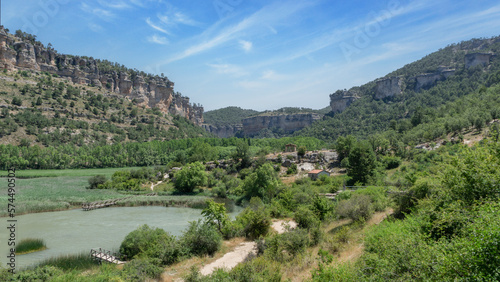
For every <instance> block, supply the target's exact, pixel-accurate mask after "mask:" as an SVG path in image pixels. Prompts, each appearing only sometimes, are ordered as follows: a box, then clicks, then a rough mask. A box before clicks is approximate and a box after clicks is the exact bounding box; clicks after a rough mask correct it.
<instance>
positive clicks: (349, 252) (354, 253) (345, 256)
mask: <svg viewBox="0 0 500 282" xmlns="http://www.w3.org/2000/svg"><path fill="white" fill-rule="evenodd" d="M393 212H394V211H393V210H392V209H388V210H386V211H385V212H379V213H376V214H374V215H373V217H372V218H371V219H370V220H369V221H368V222H367V223H366V225H365V227H364V228H363V230H362V231H361V233H362V234H364V232H365V230H366V229H367V228H369V227H371V226H374V225H378V224H380V223H381V222H382V221H383V220H384V219H386V218H387V217H388V216H389V215H391V214H392V213H393ZM361 241H362V240H361ZM364 248H365V246H364V244H363V243H358V244H353V245H351V246H349V247H348V248H347V249H346V250H344V251H343V252H341V253H340V256H339V258H338V261H339V262H347V261H353V260H355V259H357V258H359V257H360V256H361V255H362V254H363V250H364Z"/></svg>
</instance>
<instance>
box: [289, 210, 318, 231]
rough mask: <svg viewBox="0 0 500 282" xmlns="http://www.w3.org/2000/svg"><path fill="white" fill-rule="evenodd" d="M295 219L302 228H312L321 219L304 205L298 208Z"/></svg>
mask: <svg viewBox="0 0 500 282" xmlns="http://www.w3.org/2000/svg"><path fill="white" fill-rule="evenodd" d="M293 219H294V220H295V222H297V225H298V226H299V227H300V228H305V229H310V228H313V227H316V226H318V225H319V219H318V218H317V217H316V215H315V214H314V212H313V211H311V210H310V209H308V208H306V207H304V206H300V207H299V208H298V209H297V211H296V212H295V216H294V217H293Z"/></svg>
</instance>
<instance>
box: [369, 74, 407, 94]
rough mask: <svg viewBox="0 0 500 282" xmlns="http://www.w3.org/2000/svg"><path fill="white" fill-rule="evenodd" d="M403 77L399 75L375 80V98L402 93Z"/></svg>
mask: <svg viewBox="0 0 500 282" xmlns="http://www.w3.org/2000/svg"><path fill="white" fill-rule="evenodd" d="M402 82H403V79H402V78H401V77H389V78H384V79H379V80H377V81H376V84H377V86H376V90H375V99H384V98H386V97H392V96H395V95H399V94H401V93H402V90H401V87H402Z"/></svg>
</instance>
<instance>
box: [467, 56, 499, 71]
mask: <svg viewBox="0 0 500 282" xmlns="http://www.w3.org/2000/svg"><path fill="white" fill-rule="evenodd" d="M492 57H493V54H491V53H471V54H467V55H465V68H472V67H475V66H477V65H483V66H488V65H489V64H490V60H491V58H492Z"/></svg>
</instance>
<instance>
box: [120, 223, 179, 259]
mask: <svg viewBox="0 0 500 282" xmlns="http://www.w3.org/2000/svg"><path fill="white" fill-rule="evenodd" d="M120 253H121V254H122V255H123V256H125V257H126V258H128V259H131V258H137V257H140V256H141V255H143V256H146V257H149V258H155V259H159V260H160V263H162V264H172V263H174V262H177V261H178V260H179V258H180V257H181V256H182V255H183V254H184V253H183V251H182V250H181V246H180V244H179V243H178V242H177V240H176V238H175V237H174V236H172V235H170V234H168V233H167V232H166V231H165V230H163V229H160V228H151V227H149V226H148V225H143V226H141V227H139V228H138V229H136V230H134V231H132V232H130V233H129V234H128V235H127V236H126V237H125V239H124V240H123V242H122V244H121V245H120Z"/></svg>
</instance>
